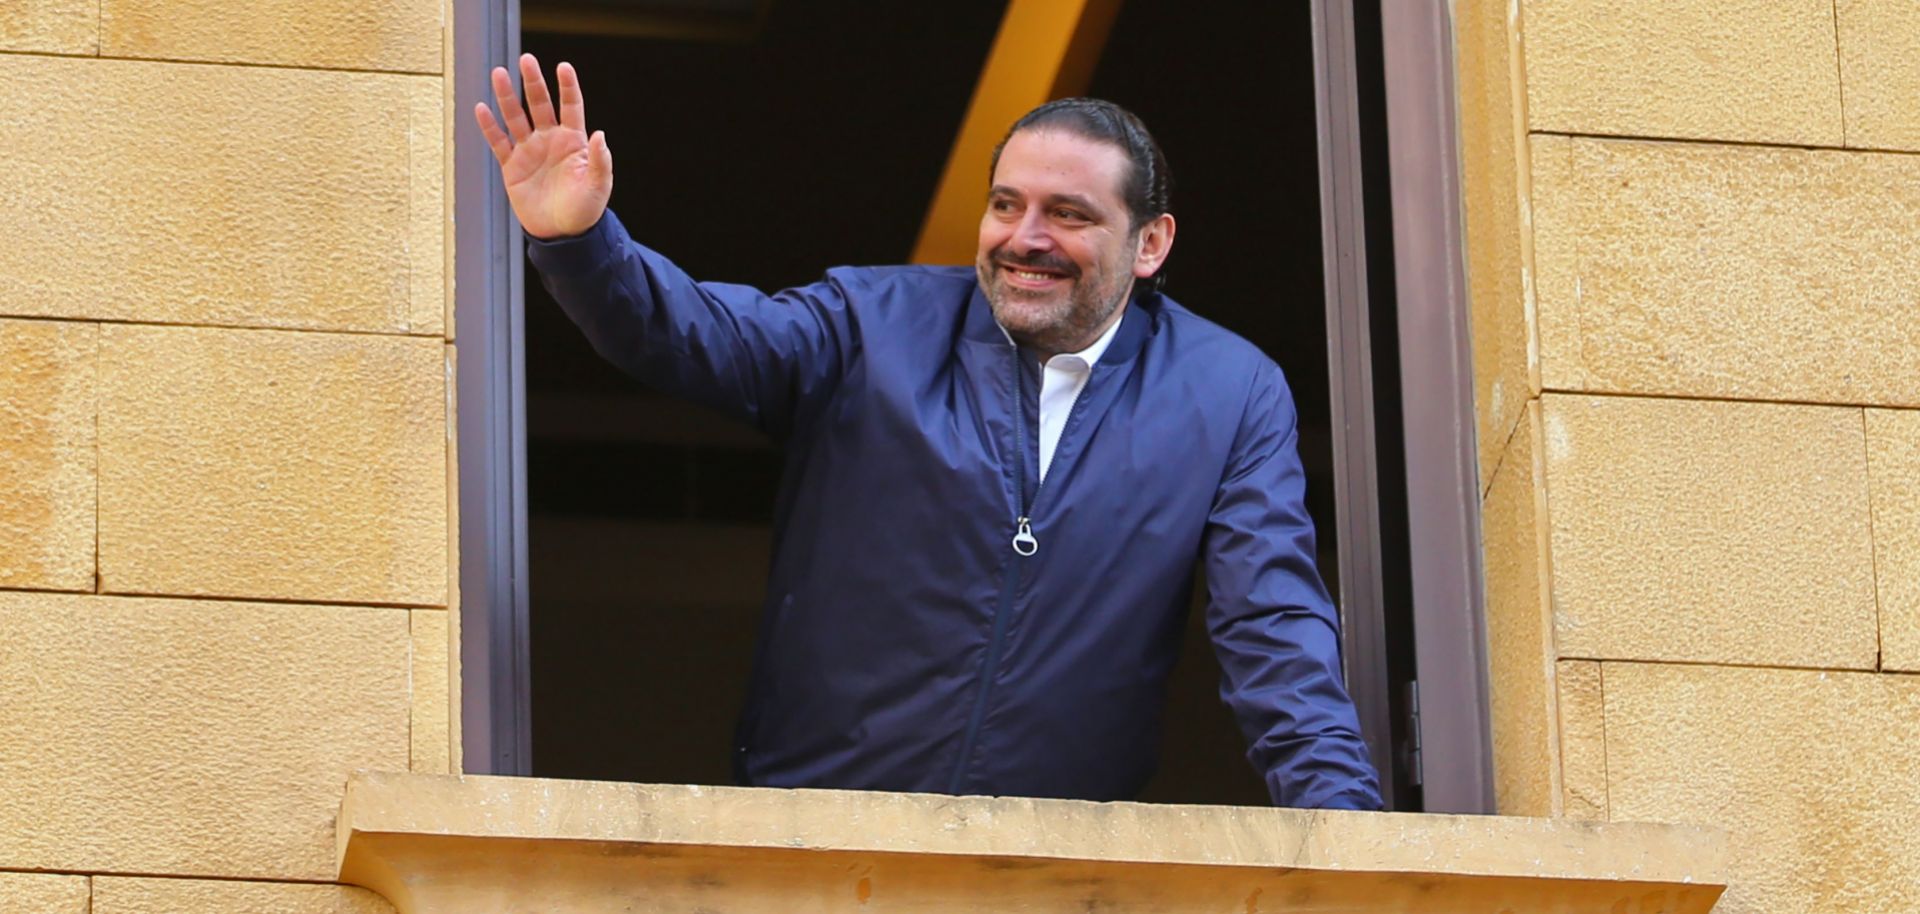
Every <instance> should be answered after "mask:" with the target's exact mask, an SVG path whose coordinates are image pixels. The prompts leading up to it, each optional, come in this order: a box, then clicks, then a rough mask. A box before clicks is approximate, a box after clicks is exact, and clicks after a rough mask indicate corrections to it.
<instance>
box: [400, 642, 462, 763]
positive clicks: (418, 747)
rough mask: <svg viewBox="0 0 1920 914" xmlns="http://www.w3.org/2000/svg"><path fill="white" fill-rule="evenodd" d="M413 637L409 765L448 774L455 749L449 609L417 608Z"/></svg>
mask: <svg viewBox="0 0 1920 914" xmlns="http://www.w3.org/2000/svg"><path fill="white" fill-rule="evenodd" d="M409 615H410V616H411V617H412V619H413V623H412V636H413V681H412V689H413V711H412V726H411V732H412V743H413V749H412V761H411V763H410V764H409V766H408V767H409V768H410V769H411V770H413V771H421V772H426V773H430V774H448V773H450V771H451V769H450V767H449V765H450V764H451V763H450V760H449V752H450V750H451V749H452V746H451V744H450V743H449V738H450V737H449V734H448V732H447V726H448V720H449V719H450V718H451V717H452V707H453V696H452V694H451V692H449V690H448V687H447V672H448V671H447V655H448V652H449V649H450V646H449V644H448V641H447V638H448V634H447V616H448V612H447V611H446V610H443V609H416V610H413V611H412V612H411V613H410V614H409Z"/></svg>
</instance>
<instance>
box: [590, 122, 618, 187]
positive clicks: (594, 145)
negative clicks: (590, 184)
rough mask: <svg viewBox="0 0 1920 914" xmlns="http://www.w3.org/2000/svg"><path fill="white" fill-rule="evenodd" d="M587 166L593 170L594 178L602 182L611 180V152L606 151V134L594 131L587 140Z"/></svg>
mask: <svg viewBox="0 0 1920 914" xmlns="http://www.w3.org/2000/svg"><path fill="white" fill-rule="evenodd" d="M587 164H588V166H589V167H590V168H591V169H592V170H593V175H594V177H597V178H601V179H603V180H611V179H612V178H613V152H612V151H611V150H609V149H607V132H606V131H605V130H595V131H594V132H593V136H591V137H588V138H587Z"/></svg>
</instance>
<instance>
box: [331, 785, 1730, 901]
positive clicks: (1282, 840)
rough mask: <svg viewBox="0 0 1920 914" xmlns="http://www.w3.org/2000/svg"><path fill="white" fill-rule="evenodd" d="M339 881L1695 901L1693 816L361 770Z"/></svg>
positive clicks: (1149, 897) (420, 892) (610, 894)
mask: <svg viewBox="0 0 1920 914" xmlns="http://www.w3.org/2000/svg"><path fill="white" fill-rule="evenodd" d="M338 841H339V861H340V881H342V882H345V883H349V884H353V885H359V886H364V887H366V888H369V889H372V890H373V891H375V892H378V893H380V894H381V895H384V896H386V898H387V899H388V900H389V901H391V902H392V903H393V904H394V906H395V907H396V908H397V909H398V911H399V912H400V914H431V912H453V911H459V912H474V914H477V912H487V911H519V910H540V911H544V912H555V914H562V912H597V911H625V912H650V911H663V912H664V911H679V912H684V911H711V912H729V914H731V912H751V911H767V912H781V914H788V912H804V911H834V910H844V911H858V910H863V909H872V910H875V911H883V910H908V911H948V910H951V911H979V910H1015V909H1018V910H1026V911H1053V910H1058V911H1076V912H1079V911H1102V912H1123V911H1216V912H1217V911H1232V912H1236V914H1237V912H1240V911H1246V912H1250V914H1252V912H1259V911H1269V912H1272V911H1281V910H1292V909H1295V908H1300V907H1310V908H1312V909H1313V910H1316V911H1328V912H1401V911H1412V910H1418V911H1423V912H1444V911H1463V912H1464V911H1513V912H1531V911H1556V912H1586V911H1593V912H1618V911H1623V910H1637V911H1668V912H1675V914H1681V912H1705V911H1708V910H1710V909H1711V908H1712V907H1713V904H1714V901H1715V900H1716V899H1718V898H1719V897H1720V893H1721V891H1723V890H1724V888H1725V886H1726V877H1725V871H1726V847H1725V839H1724V837H1723V836H1722V835H1721V834H1720V833H1719V832H1716V831H1713V830H1710V829H1702V828H1694V827H1686V826H1668V825H1643V824H1632V823H1589V822H1575V821H1569V820H1552V819H1519V818H1509V817H1498V816H1446V815H1426V814H1412V813H1358V812H1337V811H1322V812H1307V811H1302V810H1292V809H1256V808H1237V807H1213V806H1164V805H1150V804H1138V803H1084V802H1077V801H1069V800H1026V799H1004V798H986V797H946V796H932V795H924V794H892V793H864V792H856V791H838V790H774V789H755V788H738V787H690V786H664V785H655V784H618V783H599V782H587V781H555V780H543V779H536V778H496V777H478V776H449V775H419V774H392V773H384V772H359V773H356V774H355V775H354V776H353V777H352V778H351V779H350V780H349V781H348V783H347V788H346V796H345V798H344V799H343V800H342V802H341V805H340V818H339V824H338Z"/></svg>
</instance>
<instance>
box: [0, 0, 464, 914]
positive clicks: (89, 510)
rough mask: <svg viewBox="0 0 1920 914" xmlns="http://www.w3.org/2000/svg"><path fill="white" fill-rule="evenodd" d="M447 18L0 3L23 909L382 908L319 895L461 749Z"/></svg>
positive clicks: (9, 758)
mask: <svg viewBox="0 0 1920 914" xmlns="http://www.w3.org/2000/svg"><path fill="white" fill-rule="evenodd" d="M447 21H448V13H447V9H446V6H445V5H444V3H443V0H390V2H361V0H353V2H311V0H300V2H270V3H262V2H253V0H246V2H243V0H178V2H149V0H77V2H76V0H10V2H0V82H4V83H5V85H6V86H7V87H8V89H7V91H6V92H5V93H4V94H3V97H0V161H4V162H6V163H7V164H6V173H7V177H6V179H5V184H6V195H5V196H6V205H5V206H0V236H4V237H5V238H6V239H7V243H6V244H4V245H0V493H4V494H0V709H4V710H0V912H6V914H13V912H28V911H31V912H45V911H62V912H68V911H70V912H75V914H79V912H85V911H88V910H91V911H93V912H96V914H102V912H105V914H112V912H126V914H133V912H154V914H159V912H187V911H193V912H240V911H265V910H274V911H300V912H313V914H322V912H326V914H349V912H351V914H368V912H379V911H387V910H391V908H390V907H389V906H388V905H387V903H386V902H385V901H384V900H382V899H381V898H379V896H377V895H375V894H373V893H371V892H368V891H365V890H363V889H357V888H347V887H340V886H334V885H327V884H325V883H329V882H331V881H332V880H334V879H335V877H336V875H337V871H336V867H335V861H334V855H333V841H334V820H335V815H336V811H337V809H338V807H339V804H340V796H341V791H342V790H343V788H344V785H345V784H346V781H347V777H348V774H349V772H351V771H352V770H354V769H359V768H375V769H383V770H390V771H406V770H409V769H412V770H416V771H429V772H444V771H449V770H452V769H453V767H454V766H456V765H457V764H458V762H457V759H458V746H457V745H456V742H455V740H454V738H453V736H452V735H451V733H450V730H451V721H452V719H453V717H454V715H453V712H452V708H453V695H454V689H455V682H454V679H455V677H454V675H453V672H452V670H451V668H450V667H451V664H450V658H451V657H453V656H455V652H454V651H453V645H452V642H451V639H452V638H453V637H454V634H453V632H454V629H455V626H453V625H451V624H450V623H451V621H452V619H451V613H452V610H453V609H454V608H455V607H456V605H457V595H456V593H455V587H454V582H455V580H456V575H455V573H454V572H455V569H454V562H453V560H452V558H451V555H450V551H451V550H450V542H451V540H452V536H451V531H452V530H454V529H456V525H455V523H454V519H453V516H452V511H453V504H454V501H453V489H452V487H451V485H450V480H451V479H453V478H454V475H453V473H452V453H451V446H450V442H451V440H452V436H451V432H452V429H453V425H452V421H453V416H452V414H451V411H450V409H449V400H450V393H451V392H450V389H449V383H450V380H451V377H452V376H451V373H450V369H451V365H452V357H453V343H454V341H453V337H452V333H451V329H452V328H451V321H450V320H449V317H448V316H449V314H450V307H451V294H450V287H449V277H448V275H447V270H446V264H447V263H448V262H449V257H450V253H451V252H450V249H449V245H450V243H451V222H450V218H449V217H450V213H449V210H448V199H447V195H446V193H445V189H446V187H447V184H448V181H447V174H448V162H449V160H448V155H447V149H448V145H447V144H448V137H449V136H450V124H451V121H450V120H449V118H448V105H447V100H446V99H447V94H448V88H447V79H446V73H447V66H446V54H445V51H444V48H445V46H446V39H445V32H446V25H447ZM29 871H32V872H29Z"/></svg>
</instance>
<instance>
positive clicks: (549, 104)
mask: <svg viewBox="0 0 1920 914" xmlns="http://www.w3.org/2000/svg"><path fill="white" fill-rule="evenodd" d="M520 85H521V86H522V87H524V88H525V89H526V90H527V113H528V114H531V115H533V127H534V129H535V130H538V129H540V128H542V127H552V126H553V125H554V124H555V123H556V121H555V120H554V117H553V98H552V97H551V96H549V95H547V78H546V77H545V76H541V75H540V61H538V60H535V59H534V58H533V55H532V54H522V55H520ZM515 139H518V137H515Z"/></svg>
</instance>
